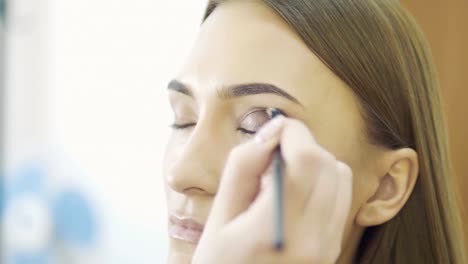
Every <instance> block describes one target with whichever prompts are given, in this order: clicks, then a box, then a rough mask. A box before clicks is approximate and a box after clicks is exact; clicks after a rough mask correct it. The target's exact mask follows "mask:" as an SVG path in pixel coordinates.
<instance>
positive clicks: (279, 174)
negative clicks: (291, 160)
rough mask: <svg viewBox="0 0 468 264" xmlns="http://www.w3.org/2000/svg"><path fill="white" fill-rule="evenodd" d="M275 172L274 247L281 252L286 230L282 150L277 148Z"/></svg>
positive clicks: (275, 152) (274, 158)
mask: <svg viewBox="0 0 468 264" xmlns="http://www.w3.org/2000/svg"><path fill="white" fill-rule="evenodd" d="M273 170H274V174H275V175H274V184H275V201H274V202H275V212H274V223H275V234H274V246H275V250H277V251H280V250H282V249H283V247H284V230H283V215H284V214H283V210H284V202H283V194H284V190H283V159H282V157H281V148H280V147H277V148H276V150H275V151H274V153H273Z"/></svg>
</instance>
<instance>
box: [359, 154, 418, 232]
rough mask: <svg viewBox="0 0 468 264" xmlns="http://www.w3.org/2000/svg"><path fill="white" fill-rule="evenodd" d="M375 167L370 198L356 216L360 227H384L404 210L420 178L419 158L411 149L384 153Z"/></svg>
mask: <svg viewBox="0 0 468 264" xmlns="http://www.w3.org/2000/svg"><path fill="white" fill-rule="evenodd" d="M378 167H379V171H380V175H377V177H376V180H377V184H376V185H375V186H376V187H375V189H374V192H373V195H372V197H371V198H370V199H368V200H367V202H366V203H364V204H363V205H362V206H361V208H360V209H359V211H358V213H357V215H356V222H357V224H358V225H360V226H374V225H380V224H382V223H385V222H387V221H389V220H390V219H392V218H393V217H394V216H395V215H397V214H398V212H399V211H400V210H401V208H403V206H404V205H405V203H406V201H407V200H408V198H409V197H410V195H411V192H412V191H413V188H414V185H415V184H416V180H417V177H418V174H419V162H418V154H417V153H416V151H414V150H413V149H411V148H403V149H398V150H391V151H388V152H385V153H383V155H382V158H381V159H379V165H378Z"/></svg>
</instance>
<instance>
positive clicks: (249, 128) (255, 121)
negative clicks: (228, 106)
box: [238, 108, 271, 134]
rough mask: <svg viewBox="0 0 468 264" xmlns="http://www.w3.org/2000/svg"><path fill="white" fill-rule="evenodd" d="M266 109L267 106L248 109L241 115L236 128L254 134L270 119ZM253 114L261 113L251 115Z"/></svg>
mask: <svg viewBox="0 0 468 264" xmlns="http://www.w3.org/2000/svg"><path fill="white" fill-rule="evenodd" d="M266 109H267V108H254V109H252V110H251V111H249V112H248V113H247V114H245V115H244V116H243V117H242V119H241V121H240V122H239V125H238V126H239V128H238V130H239V131H241V132H243V133H245V134H255V133H256V132H257V131H258V130H259V129H260V128H261V127H262V126H263V125H265V124H266V123H267V122H268V121H270V120H271V118H270V116H269V115H268V113H267V111H266ZM255 114H263V116H260V117H258V116H257V117H256V116H252V115H255ZM249 118H251V119H249Z"/></svg>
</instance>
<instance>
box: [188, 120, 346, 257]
mask: <svg viewBox="0 0 468 264" xmlns="http://www.w3.org/2000/svg"><path fill="white" fill-rule="evenodd" d="M278 144H281V151H282V155H283V158H284V162H285V168H284V172H285V175H284V236H285V247H284V249H283V250H282V251H281V252H277V251H275V250H274V246H273V234H274V221H273V213H274V202H273V201H274V188H273V187H274V186H273V178H272V176H271V175H270V174H269V173H265V171H266V170H267V169H268V167H269V165H270V162H271V154H272V152H273V151H274V149H275V147H276V146H277V145H278ZM351 196H352V173H351V169H350V168H349V167H348V166H347V165H345V164H344V163H342V162H340V161H337V160H336V159H335V158H334V157H333V156H332V155H331V154H330V153H329V152H327V151H326V150H325V149H323V148H322V147H320V146H319V145H318V144H317V142H315V140H314V138H313V136H312V134H311V133H310V131H309V130H308V129H307V127H306V126H305V125H303V124H302V123H301V122H299V121H296V120H292V119H286V118H283V117H278V118H275V119H273V121H270V122H269V123H268V124H267V125H265V127H264V128H262V130H261V131H260V132H259V133H258V134H257V136H256V138H255V140H251V141H249V142H247V143H245V144H242V145H240V146H238V147H236V148H235V149H234V150H233V151H232V153H231V154H230V156H229V158H228V161H227V164H226V167H225V170H224V172H223V176H222V179H221V183H220V187H219V190H218V193H217V196H216V198H215V200H214V204H213V208H212V211H211V213H210V216H209V218H208V222H207V224H206V226H205V230H204V233H203V235H202V238H201V240H200V242H199V244H198V247H197V249H196V251H195V255H194V257H193V263H195V264H215V263H225V264H229V263H233V264H234V263H235V264H250V263H335V262H336V260H337V258H338V256H339V255H340V251H341V243H342V239H343V233H344V228H345V221H346V218H347V217H348V214H349V210H350V206H351Z"/></svg>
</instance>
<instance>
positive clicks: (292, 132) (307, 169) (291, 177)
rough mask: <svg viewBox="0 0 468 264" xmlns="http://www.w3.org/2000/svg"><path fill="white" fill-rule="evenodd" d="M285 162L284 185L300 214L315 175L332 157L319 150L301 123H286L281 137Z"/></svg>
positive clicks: (292, 121)
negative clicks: (292, 197) (292, 196)
mask: <svg viewBox="0 0 468 264" xmlns="http://www.w3.org/2000/svg"><path fill="white" fill-rule="evenodd" d="M280 144H281V152H282V155H283V159H284V161H285V175H286V177H285V185H286V186H288V185H290V187H289V188H291V193H292V194H293V195H294V196H295V197H294V200H295V202H296V204H297V208H298V209H300V210H303V208H304V206H305V203H306V201H307V199H308V198H309V196H310V193H311V192H312V191H313V189H314V186H315V185H316V181H317V180H318V179H317V177H316V175H319V174H320V173H322V170H324V168H325V165H326V164H327V163H329V162H331V161H333V160H334V158H333V156H332V155H331V154H330V153H328V152H327V151H325V150H324V149H323V148H322V147H320V146H319V145H318V144H317V142H316V141H315V139H314V137H313V135H312V133H311V132H310V130H309V129H308V128H307V127H306V126H305V125H304V124H303V123H302V122H300V121H297V120H293V119H289V120H288V122H287V123H286V124H285V126H284V128H283V131H282V133H281V143H280Z"/></svg>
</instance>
